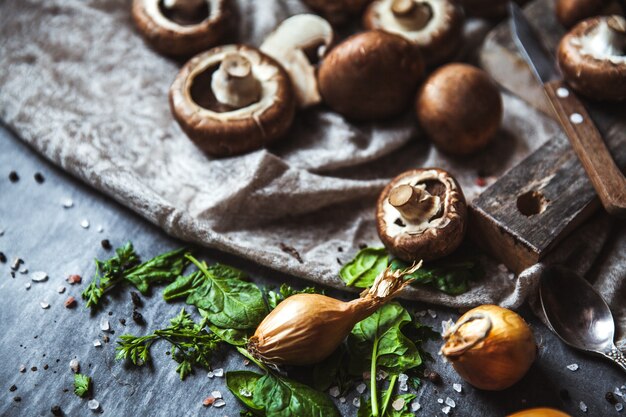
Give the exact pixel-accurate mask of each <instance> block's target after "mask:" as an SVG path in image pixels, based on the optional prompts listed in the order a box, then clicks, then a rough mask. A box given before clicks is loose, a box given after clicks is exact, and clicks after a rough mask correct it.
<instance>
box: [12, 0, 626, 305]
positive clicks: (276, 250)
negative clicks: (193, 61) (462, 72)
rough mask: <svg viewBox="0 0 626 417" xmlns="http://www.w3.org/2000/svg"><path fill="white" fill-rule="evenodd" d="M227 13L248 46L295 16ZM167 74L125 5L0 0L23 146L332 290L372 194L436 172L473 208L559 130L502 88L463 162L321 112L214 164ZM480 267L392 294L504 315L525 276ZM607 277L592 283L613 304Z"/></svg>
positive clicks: (517, 299)
mask: <svg viewBox="0 0 626 417" xmlns="http://www.w3.org/2000/svg"><path fill="white" fill-rule="evenodd" d="M238 8H239V14H240V16H241V23H240V25H239V28H240V33H239V39H240V40H241V41H242V42H243V43H249V44H252V45H259V44H260V43H261V41H262V39H263V38H264V36H265V35H266V34H267V33H268V32H269V31H270V30H271V29H272V28H273V27H274V26H275V25H276V24H277V23H278V22H280V21H281V20H283V19H284V18H286V17H287V16H289V15H292V14H295V13H298V12H303V11H306V10H307V9H306V8H305V7H304V6H303V5H302V4H301V3H300V2H299V1H280V0H263V1H250V0H240V1H239V2H238ZM478 26H480V25H478ZM476 27H477V26H476V24H475V23H474V24H470V25H469V26H468V31H469V32H471V31H472V30H475V29H476ZM475 31H476V32H480V30H475ZM470 44H471V43H470ZM178 67H179V63H177V62H174V61H172V60H169V59H167V58H164V57H162V56H160V55H158V54H157V53H155V52H154V51H152V50H151V49H150V48H149V47H147V46H146V44H145V43H144V42H143V40H142V38H141V37H140V35H139V34H138V33H137V31H136V30H135V29H134V27H133V25H132V22H131V19H130V2H129V1H127V0H98V1H96V0H65V1H62V0H46V1H34V0H5V1H3V2H1V3H0V68H2V70H1V71H0V118H1V119H2V120H3V121H4V123H6V124H7V125H8V126H9V127H11V128H12V129H13V130H14V131H16V132H17V133H18V134H19V136H20V137H21V138H22V139H23V140H24V141H25V142H27V143H28V144H29V145H30V146H31V147H32V148H33V149H34V150H36V151H37V152H39V153H41V154H42V155H44V156H45V157H46V158H48V159H49V160H50V161H52V162H53V163H55V164H57V165H59V166H61V167H62V168H63V169H65V170H66V171H68V172H70V173H71V174H72V175H74V176H76V177H78V178H80V179H82V180H83V181H85V182H86V183H88V184H90V185H92V186H93V187H95V188H97V189H98V190H100V191H102V192H104V193H106V194H107V195H109V196H111V197H113V198H115V199H116V200H117V201H119V202H120V203H122V204H123V205H125V206H127V207H129V208H130V209H132V210H133V211H135V212H137V213H138V214H140V215H141V216H143V217H144V218H146V219H147V220H149V221H151V222H153V223H155V224H157V225H159V226H160V227H161V228H163V229H164V230H165V231H166V232H168V233H170V234H171V235H174V236H176V237H179V238H181V239H184V240H187V241H191V242H196V243H199V244H202V245H206V246H210V247H214V248H218V249H221V250H224V251H228V252H231V253H234V254H237V255H239V256H243V257H245V258H249V259H251V260H253V261H256V262H259V263H261V264H263V265H267V266H269V267H271V268H275V269H277V270H281V271H284V272H287V273H291V274H293V275H296V276H299V277H302V278H305V279H308V280H311V281H315V282H318V283H320V284H326V285H331V286H335V287H339V288H343V287H344V286H343V283H342V282H341V281H340V280H339V279H338V276H337V273H338V271H339V269H340V267H341V265H340V263H345V262H348V261H349V260H350V259H351V258H352V257H353V256H354V254H355V253H356V251H357V250H358V246H359V245H360V244H362V243H365V244H368V245H370V246H380V241H379V240H378V237H377V235H376V230H375V224H374V207H375V199H376V197H377V195H378V193H379V192H380V190H381V188H382V187H383V186H384V185H385V184H386V182H387V181H388V180H389V179H390V178H392V177H393V176H395V175H397V174H399V173H400V172H401V171H403V170H405V169H409V168H415V167H422V166H437V167H441V168H444V169H446V170H449V171H450V172H452V173H453V174H454V175H455V176H456V178H457V179H458V180H459V182H460V184H461V186H462V188H463V190H464V192H465V195H466V196H467V198H468V200H471V199H472V198H474V197H475V196H476V195H477V194H478V193H479V192H480V191H481V190H482V189H483V188H481V187H479V186H477V185H476V178H477V176H478V175H479V171H480V173H481V175H484V174H485V173H486V174H487V175H489V176H492V177H493V178H496V177H497V176H499V175H501V174H502V173H504V172H505V171H506V170H507V169H509V168H510V167H512V166H513V165H515V164H516V163H517V162H519V161H520V160H521V159H522V158H523V157H524V156H526V155H527V154H528V153H530V152H531V151H533V150H534V149H536V148H537V147H538V146H539V145H541V144H542V143H543V142H544V141H546V140H548V139H549V138H551V137H553V136H555V135H558V134H560V133H559V128H558V126H557V125H556V124H555V123H554V122H553V121H551V120H549V119H547V118H546V117H545V116H543V115H542V114H540V113H539V112H537V111H535V110H534V109H532V108H531V107H530V106H529V105H527V104H526V103H525V102H523V101H522V100H520V99H518V98H516V97H515V96H513V95H510V94H508V93H503V98H504V109H505V115H504V123H503V128H502V130H501V132H500V133H499V135H498V137H497V138H496V139H495V141H494V142H493V143H492V144H491V145H490V146H489V147H488V148H487V150H485V151H484V152H481V153H479V154H478V155H476V156H472V157H469V158H463V159H452V158H449V157H447V156H445V155H442V154H440V153H439V152H438V151H437V150H436V149H434V148H433V147H432V146H430V144H429V143H428V141H427V140H426V139H425V138H424V137H423V135H422V134H421V133H420V132H419V131H418V129H417V126H416V122H415V117H414V116H413V115H412V112H411V111H407V114H405V115H403V116H401V117H398V118H397V119H396V120H393V121H390V122H386V123H362V124H353V123H349V122H347V121H346V120H344V119H343V118H342V117H341V116H339V115H337V114H335V113H333V112H331V111H329V110H327V109H325V108H324V107H320V108H316V109H311V110H308V111H304V112H300V113H299V115H298V116H297V119H296V121H295V123H294V127H293V128H292V130H291V131H290V132H289V134H288V136H287V137H286V138H285V139H284V140H283V141H282V142H281V143H279V144H277V145H276V146H274V147H272V148H271V149H268V150H259V151H256V152H252V153H250V154H247V155H243V156H238V157H234V158H226V159H212V158H209V157H207V156H205V155H204V154H202V153H201V152H200V151H199V150H198V149H197V148H196V147H195V146H194V145H193V144H192V143H191V142H190V141H189V140H188V139H187V137H186V136H185V134H184V133H183V132H182V131H181V129H180V128H179V127H178V125H177V124H176V122H175V121H174V119H173V118H172V116H171V114H170V109H169V106H168V99H167V92H168V88H169V86H170V84H171V82H172V81H173V79H174V77H175V75H176V73H177V69H178ZM492 180H493V179H492ZM591 227H592V230H594V231H595V232H594V233H592V234H591V235H592V236H591V237H590V238H589V236H588V235H589V233H586V232H585V230H581V231H579V232H578V233H576V234H573V235H572V236H571V237H570V238H569V239H568V240H569V241H580V242H582V243H584V244H585V245H589V246H590V247H591V246H592V244H593V247H594V248H596V249H597V250H592V251H591V252H590V253H589V255H588V257H587V258H585V259H587V261H586V263H585V266H587V268H588V267H589V266H590V265H592V264H593V259H595V258H596V256H597V254H598V253H599V248H600V247H602V244H603V243H604V241H605V240H606V236H607V231H608V230H609V228H610V226H609V225H608V224H604V223H602V222H600V223H599V224H597V225H595V224H594V226H591ZM600 230H602V231H601V232H600ZM583 239H584V240H583ZM285 245H286V246H289V247H292V248H294V249H295V250H296V251H297V252H298V254H299V256H300V258H301V261H300V260H299V259H297V258H298V257H297V256H294V254H293V253H289V251H285ZM613 245H616V246H615V247H614V249H613V252H614V253H615V252H616V253H618V254H620V255H621V258H619V259H620V260H618V258H617V257H608V258H607V259H606V260H605V261H604V262H603V263H602V266H598V271H600V272H599V275H602V276H604V275H603V274H604V272H602V271H609V273H608V274H605V275H606V276H608V275H610V273H611V271H613V268H618V269H620V270H621V271H622V276H621V277H618V278H623V270H624V262H623V257H624V251H623V250H620V248H623V247H624V239H623V234H622V235H621V240H620V241H619V242H617V243H616V242H613ZM620 245H621V246H620ZM618 246H619V248H618ZM585 256H587V255H585ZM616 262H617V263H616ZM484 263H485V266H486V272H487V273H486V276H485V278H484V280H482V281H481V282H477V283H475V284H474V285H473V288H472V290H471V291H469V292H467V293H465V294H463V295H460V296H457V297H452V296H448V295H445V294H441V293H439V292H437V291H434V290H430V289H426V288H419V289H417V288H411V289H410V291H407V292H406V293H405V294H404V295H405V296H406V297H408V298H412V299H415V300H422V301H427V302H431V303H436V304H443V305H448V306H457V307H468V306H472V305H476V304H481V303H500V304H503V305H506V306H508V307H517V306H519V305H520V304H521V303H522V302H523V301H524V299H525V298H526V297H527V296H528V295H529V294H531V293H533V291H534V289H535V288H536V274H532V273H527V274H522V275H521V276H520V277H515V276H513V275H512V274H510V273H508V272H505V271H503V270H502V268H499V267H498V265H497V264H496V263H494V262H492V261H490V260H488V259H484ZM622 281H623V279H622ZM616 282H618V280H617V279H615V280H608V281H606V282H605V281H602V282H599V284H598V285H599V288H600V289H601V291H603V293H605V294H608V295H611V294H613V295H614V294H616V293H617V291H614V290H613V287H612V285H614V283H616ZM611 297H612V295H611ZM617 299H619V298H615V299H612V300H613V302H617V301H616V300H617Z"/></svg>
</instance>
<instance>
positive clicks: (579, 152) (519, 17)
mask: <svg viewBox="0 0 626 417" xmlns="http://www.w3.org/2000/svg"><path fill="white" fill-rule="evenodd" d="M509 12H510V20H509V23H510V28H511V36H512V38H513V41H514V43H515V45H516V46H517V48H518V49H519V51H520V54H521V55H522V57H523V58H524V60H525V61H526V63H527V64H528V66H529V67H530V69H531V71H532V72H533V74H534V75H535V77H536V78H537V80H538V81H539V82H540V83H541V84H542V85H543V88H544V91H545V93H546V97H547V98H548V101H549V102H550V104H551V105H552V108H553V109H554V112H555V114H556V116H557V119H558V120H559V122H560V124H561V126H562V127H563V130H564V131H565V134H566V135H567V138H568V139H569V142H570V144H571V145H572V148H573V149H574V152H575V153H576V156H578V159H579V160H580V162H581V164H582V165H583V168H584V169H585V172H586V173H587V175H588V177H589V179H590V180H591V183H592V185H593V187H594V189H595V190H596V192H597V194H598V196H599V197H600V201H601V202H602V205H603V206H604V208H605V209H606V211H607V212H609V214H611V215H614V216H618V217H626V178H624V175H623V174H622V172H621V171H620V169H619V168H618V167H617V165H616V164H615V161H614V160H613V157H612V156H611V153H610V152H609V150H608V148H607V147H606V144H605V143H604V140H603V139H602V135H601V134H600V132H599V131H598V128H597V127H596V126H595V124H594V122H593V120H592V118H591V116H590V115H589V112H588V111H587V109H586V108H585V106H584V105H583V103H582V102H581V101H580V100H579V99H578V98H577V97H576V94H575V93H574V91H573V90H572V89H571V88H570V87H569V85H567V84H566V83H565V81H563V79H562V77H561V74H560V72H559V70H558V68H557V66H556V60H555V59H554V57H553V56H552V55H551V54H550V53H549V52H548V51H547V50H546V48H545V46H544V45H543V43H542V42H541V40H540V38H539V36H538V35H537V32H536V31H535V30H534V29H533V27H532V25H531V24H530V23H529V22H528V20H527V19H526V17H525V16H524V14H523V12H522V10H521V9H520V8H519V7H518V6H517V5H516V4H515V3H512V2H511V3H509Z"/></svg>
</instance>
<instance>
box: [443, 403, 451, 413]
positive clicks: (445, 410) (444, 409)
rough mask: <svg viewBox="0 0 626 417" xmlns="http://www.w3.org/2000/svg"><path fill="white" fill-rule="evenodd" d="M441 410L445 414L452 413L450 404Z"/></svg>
mask: <svg viewBox="0 0 626 417" xmlns="http://www.w3.org/2000/svg"><path fill="white" fill-rule="evenodd" d="M441 412H442V413H444V414H450V406H449V405H446V406H445V407H443V408H442V409H441Z"/></svg>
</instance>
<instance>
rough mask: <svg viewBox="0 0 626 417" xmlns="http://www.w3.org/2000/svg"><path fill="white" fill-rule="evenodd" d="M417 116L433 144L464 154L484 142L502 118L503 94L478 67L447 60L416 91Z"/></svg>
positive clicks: (450, 151)
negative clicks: (448, 62) (450, 62)
mask: <svg viewBox="0 0 626 417" xmlns="http://www.w3.org/2000/svg"><path fill="white" fill-rule="evenodd" d="M416 111H417V118H418V120H419V123H420V125H421V126H422V128H423V129H424V130H425V131H426V133H427V134H428V136H429V137H430V139H431V140H432V141H433V143H434V144H435V146H437V147H438V148H439V149H441V150H443V151H444V152H448V153H451V154H459V155H466V154H470V153H473V152H475V151H477V150H479V149H480V148H482V147H484V146H486V145H487V144H488V143H489V141H490V140H491V139H492V138H493V137H494V135H495V134H496V132H497V131H498V129H499V128H500V124H501V122H502V97H501V95H500V90H499V89H498V86H497V85H496V83H495V82H494V81H493V80H492V79H491V77H489V75H487V73H486V72H485V71H483V70H481V69H479V68H476V67H473V66H471V65H467V64H458V63H454V64H448V65H444V66H443V67H441V68H439V69H438V70H437V71H435V72H433V73H432V74H431V75H430V77H428V79H427V80H426V81H425V82H424V84H423V85H422V88H421V89H420V91H419V93H418V95H417V104H416Z"/></svg>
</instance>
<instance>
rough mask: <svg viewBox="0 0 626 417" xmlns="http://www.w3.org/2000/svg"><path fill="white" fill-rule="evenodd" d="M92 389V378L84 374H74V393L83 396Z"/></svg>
mask: <svg viewBox="0 0 626 417" xmlns="http://www.w3.org/2000/svg"><path fill="white" fill-rule="evenodd" d="M89 390H91V378H90V377H88V376H87V375H83V374H74V394H76V395H78V396H79V397H81V398H83V397H84V396H85V395H87V394H88V393H89Z"/></svg>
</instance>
